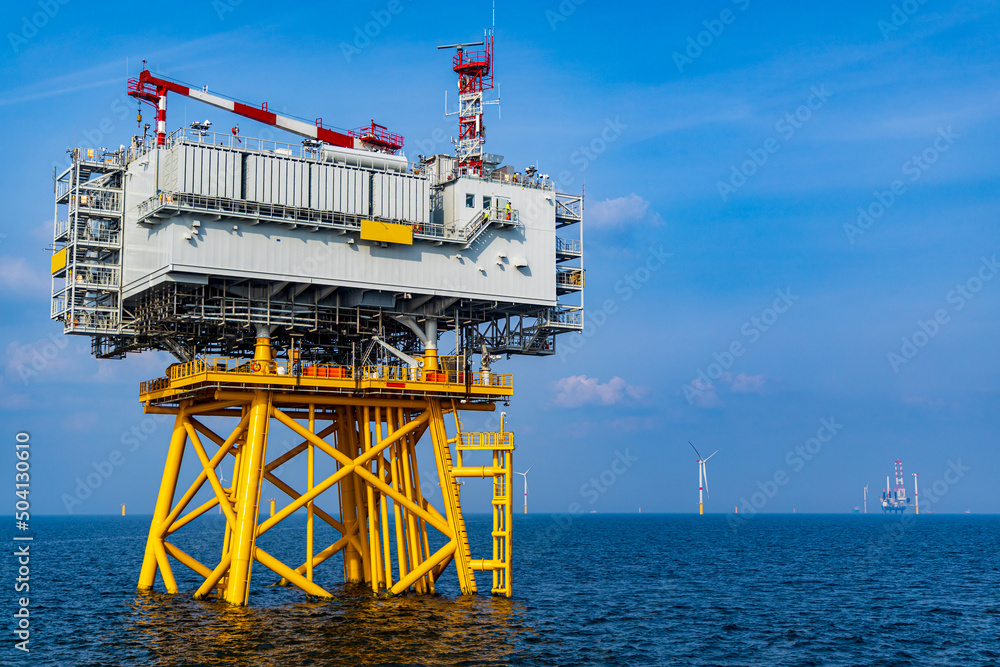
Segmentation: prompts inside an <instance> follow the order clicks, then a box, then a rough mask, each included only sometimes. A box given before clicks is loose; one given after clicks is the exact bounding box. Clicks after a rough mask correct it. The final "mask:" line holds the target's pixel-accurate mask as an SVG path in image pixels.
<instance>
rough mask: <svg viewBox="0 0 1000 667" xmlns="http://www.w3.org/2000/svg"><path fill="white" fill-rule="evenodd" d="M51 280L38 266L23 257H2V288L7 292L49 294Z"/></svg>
mask: <svg viewBox="0 0 1000 667" xmlns="http://www.w3.org/2000/svg"><path fill="white" fill-rule="evenodd" d="M50 280H51V279H50V278H49V277H48V276H46V275H45V274H44V273H43V272H42V271H41V270H39V268H38V266H35V265H32V264H29V263H28V262H27V261H26V260H25V259H24V258H23V257H6V256H5V257H0V286H2V287H3V288H4V289H6V290H11V291H22V290H23V291H29V292H37V291H45V292H48V291H49V288H50V287H51V282H50Z"/></svg>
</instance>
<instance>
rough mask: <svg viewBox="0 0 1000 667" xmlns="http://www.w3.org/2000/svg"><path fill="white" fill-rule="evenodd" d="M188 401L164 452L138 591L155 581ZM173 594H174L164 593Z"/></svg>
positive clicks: (181, 455) (183, 442)
mask: <svg viewBox="0 0 1000 667" xmlns="http://www.w3.org/2000/svg"><path fill="white" fill-rule="evenodd" d="M186 408H187V402H184V403H182V404H181V408H180V410H179V411H178V413H177V417H176V419H174V431H173V434H172V435H171V437H170V449H168V450H167V461H166V463H165V464H164V465H163V478H162V479H161V480H160V493H159V495H158V496H157V498H156V508H155V509H154V510H153V521H152V523H151V524H150V526H149V537H148V538H147V540H146V554H145V555H144V556H143V559H142V570H141V571H140V572H139V590H141V591H148V590H150V589H151V588H153V584H154V583H155V581H156V570H157V561H156V552H157V549H156V546H155V545H156V544H157V543H158V544H159V545H160V548H161V549H162V548H163V539H162V538H160V537H158V535H159V534H160V532H161V530H160V528H161V525H162V523H163V520H164V519H166V518H167V515H169V514H170V509H171V507H172V506H173V504H174V493H175V492H176V490H177V476H178V474H179V473H180V470H181V462H182V461H183V460H184V447H185V446H186V445H187V431H186V430H185V429H184V423H185V422H186V421H187V414H186V413H185V409H186ZM167 592H168V593H176V592H177V591H176V590H174V591H170V590H168V591H167Z"/></svg>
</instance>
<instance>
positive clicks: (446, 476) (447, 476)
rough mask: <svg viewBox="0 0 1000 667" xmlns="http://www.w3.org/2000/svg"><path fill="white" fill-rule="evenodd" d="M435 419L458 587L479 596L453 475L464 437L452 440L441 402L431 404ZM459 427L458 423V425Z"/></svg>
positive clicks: (437, 450)
mask: <svg viewBox="0 0 1000 667" xmlns="http://www.w3.org/2000/svg"><path fill="white" fill-rule="evenodd" d="M430 408H431V410H432V416H431V428H432V429H434V432H433V433H432V434H431V435H432V439H433V442H434V448H435V450H436V454H437V457H436V458H437V461H438V475H439V477H440V479H441V490H442V492H443V495H444V500H445V505H446V506H445V511H446V513H447V516H448V519H449V521H448V522H449V523H450V524H451V525H452V526H453V527H454V528H455V541H456V542H457V548H456V549H455V567H456V569H457V570H458V583H459V586H460V587H461V589H462V594H463V595H471V594H474V593H476V576H475V574H474V573H473V571H472V554H471V553H470V552H469V536H468V533H467V532H466V529H465V519H464V518H463V517H462V498H461V485H460V483H459V482H458V481H457V480H456V478H455V476H454V475H453V474H452V471H453V470H454V468H455V465H454V463H453V461H452V457H451V445H452V444H454V443H457V442H458V441H459V440H460V438H461V433H460V432H459V433H458V434H456V435H455V437H454V438H449V437H448V433H447V431H445V428H444V413H443V411H442V410H441V403H440V402H439V401H431V406H430ZM456 423H457V422H456Z"/></svg>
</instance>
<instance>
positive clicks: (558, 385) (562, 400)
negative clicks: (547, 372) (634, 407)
mask: <svg viewBox="0 0 1000 667" xmlns="http://www.w3.org/2000/svg"><path fill="white" fill-rule="evenodd" d="M553 388H554V389H555V390H556V397H555V404H556V405H558V406H561V407H564V408H578V407H581V406H584V405H615V404H616V403H622V402H625V401H627V400H629V399H632V400H635V399H638V398H641V397H642V396H643V395H644V394H645V393H646V392H645V390H644V389H643V388H642V387H633V386H632V385H630V384H628V383H627V382H625V380H623V379H622V378H620V377H617V376H616V377H613V378H611V379H610V380H608V381H607V382H605V383H604V384H601V382H600V380H598V379H597V378H588V377H587V376H586V375H571V376H570V377H566V378H563V379H561V380H557V381H556V382H555V383H553Z"/></svg>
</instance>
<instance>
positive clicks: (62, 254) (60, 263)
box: [52, 248, 66, 275]
mask: <svg viewBox="0 0 1000 667" xmlns="http://www.w3.org/2000/svg"><path fill="white" fill-rule="evenodd" d="M65 268H66V248H63V249H62V250H60V251H59V252H57V253H56V254H54V255H52V275H55V274H57V273H59V272H60V271H62V270H63V269H65Z"/></svg>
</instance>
